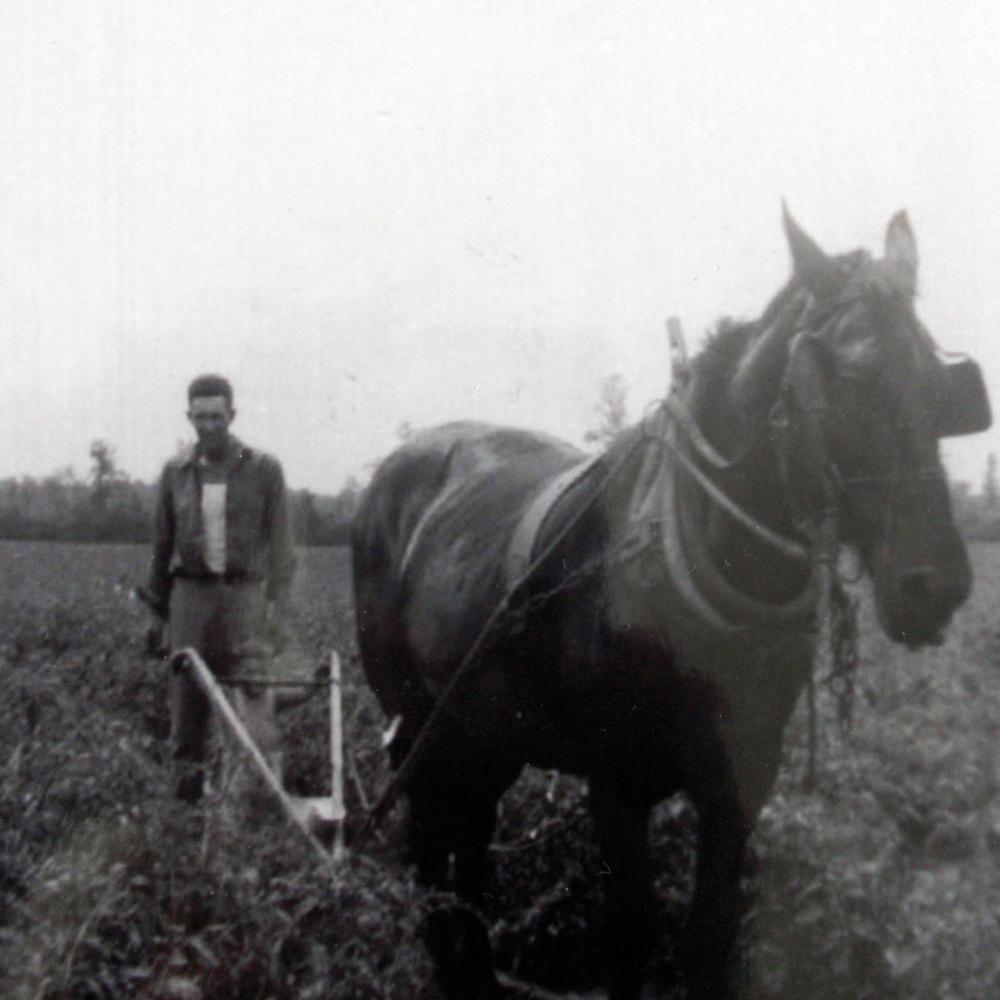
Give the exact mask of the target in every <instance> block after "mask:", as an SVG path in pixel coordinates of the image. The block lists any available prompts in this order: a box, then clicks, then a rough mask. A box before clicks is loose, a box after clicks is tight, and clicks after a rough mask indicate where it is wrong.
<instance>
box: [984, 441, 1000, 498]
mask: <svg viewBox="0 0 1000 1000" xmlns="http://www.w3.org/2000/svg"><path fill="white" fill-rule="evenodd" d="M998 503H1000V483H998V482H997V457H996V455H995V454H994V453H993V452H992V451H991V452H990V453H989V455H987V456H986V474H985V475H984V476H983V506H984V507H985V508H986V509H987V510H996V508H997V505H998Z"/></svg>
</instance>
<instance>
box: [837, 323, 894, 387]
mask: <svg viewBox="0 0 1000 1000" xmlns="http://www.w3.org/2000/svg"><path fill="white" fill-rule="evenodd" d="M833 354H834V364H835V366H836V369H837V372H838V374H840V375H843V376H845V377H847V378H870V377H872V376H875V375H878V374H879V372H880V371H881V369H882V367H883V362H884V360H885V351H884V348H883V345H882V344H881V343H880V341H879V338H878V337H876V336H875V335H874V334H873V333H871V331H869V330H860V329H857V330H851V329H847V330H844V331H843V332H842V334H841V336H839V337H838V338H837V342H836V345H835V346H834V350H833Z"/></svg>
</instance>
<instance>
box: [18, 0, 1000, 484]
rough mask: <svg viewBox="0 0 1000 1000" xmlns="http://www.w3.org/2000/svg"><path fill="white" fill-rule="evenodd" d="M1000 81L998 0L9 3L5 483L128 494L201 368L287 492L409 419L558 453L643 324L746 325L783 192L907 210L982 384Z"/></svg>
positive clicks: (923, 280)
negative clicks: (265, 453) (507, 429)
mask: <svg viewBox="0 0 1000 1000" xmlns="http://www.w3.org/2000/svg"><path fill="white" fill-rule="evenodd" d="M998 97H1000V4H997V3H996V0H966V2H964V3H962V4H955V3H951V2H948V3H945V2H942V0H923V2H921V3H920V4H916V3H912V2H904V0H895V2H890V3H880V2H878V0H838V2H836V3H828V4H820V3H813V4H805V3H799V4H792V3H765V2H757V3H750V2H747V0H739V2H734V3H722V2H714V3H710V2H701V3H695V2H688V0H681V2H678V0H671V2H670V3H664V2H662V0H649V2H638V0H624V2H622V0H618V2H615V3H609V2H572V0H547V2H545V3H538V2H537V0H505V2H503V3H497V2H496V0H483V2H477V0H464V2H460V0H418V2H409V3H408V2H402V0H397V2H378V0H363V2H337V0H296V2H294V3H292V2H288V0H229V2H221V0H171V2H169V3H164V2H162V0H65V2H61V3H59V2H45V0H6V2H5V3H4V6H3V27H2V30H0V347H2V359H3V363H2V367H0V386H2V399H3V405H4V417H3V420H2V423H0V427H2V431H0V476H6V475H24V474H34V475H39V474H44V473H48V472H51V471H53V470H55V469H57V468H59V467H62V466H66V465H73V466H75V467H76V469H77V471H78V473H80V474H83V473H84V472H85V470H86V468H87V465H88V459H87V449H88V446H89V443H90V441H91V440H93V439H94V438H98V437H101V438H105V439H107V440H108V441H110V442H111V443H112V444H113V445H114V446H115V447H116V449H117V453H118V458H119V461H120V464H121V465H122V467H123V468H124V469H125V470H126V471H128V472H129V473H130V474H132V475H134V476H138V477H140V478H144V479H151V478H153V477H154V476H155V474H156V473H157V471H158V469H159V467H160V465H161V464H162V462H163V460H164V459H165V458H166V457H167V456H168V455H169V454H171V453H172V452H173V451H174V449H175V446H176V443H177V441H178V439H179V438H182V437H187V436H189V429H188V427H187V425H186V423H185V421H184V416H183V414H184V409H185V399H184V390H185V386H186V384H187V382H188V380H189V379H190V377H191V376H192V375H194V374H197V373H198V372H201V371H204V370H219V371H222V372H224V373H227V374H229V375H230V377H231V378H232V380H233V381H234V383H235V385H236V391H237V407H238V410H239V415H238V419H237V423H236V424H235V425H234V430H235V431H236V432H237V433H238V434H240V435H241V436H242V437H243V438H244V439H245V440H247V441H249V442H250V443H252V444H257V445H259V446H261V447H264V448H266V449H268V450H271V451H273V452H274V453H275V454H277V455H278V456H279V457H280V458H281V459H282V461H283V463H284V465H285V469H286V475H287V478H288V480H289V483H290V484H291V485H292V486H294V487H305V486H308V487H310V488H312V489H314V490H318V491H321V492H334V491H335V490H336V489H338V488H339V487H340V486H341V485H342V483H343V481H344V479H345V477H346V476H347V475H349V474H352V473H353V474H358V475H361V476H362V477H363V476H364V475H366V468H367V467H370V464H371V463H372V462H373V461H374V460H376V459H378V458H379V457H380V456H382V455H384V454H385V453H386V452H387V451H388V450H389V449H390V448H391V447H392V445H393V444H394V442H395V440H396V435H397V429H398V427H399V425H400V424H401V423H403V422H404V421H408V422H409V423H410V424H411V425H413V426H415V427H416V426H422V425H426V424H431V423H436V422H439V421H443V420H450V419H455V418H460V417H474V418H477V419H485V420H492V421H501V422H507V423H515V424H519V425H522V426H537V427H540V428H544V429H546V430H549V431H551V432H555V433H557V434H560V435H562V436H566V437H569V438H571V439H575V440H577V441H579V440H580V439H581V437H582V434H583V432H584V431H585V430H586V429H587V427H588V426H590V425H591V424H592V422H593V412H592V410H593V406H594V402H595V399H596V396H597V386H598V382H599V380H600V379H601V378H602V377H603V376H605V375H608V374H610V373H613V372H618V373H620V374H621V375H622V376H623V378H624V379H625V381H626V383H627V384H628V386H629V403H630V411H631V415H632V416H633V417H635V416H638V415H639V414H640V413H641V411H642V409H643V407H644V406H645V404H646V403H647V402H648V401H649V400H651V399H653V398H655V397H657V396H658V395H660V394H661V393H662V392H663V390H664V388H665V387H666V384H667V380H668V361H667V353H666V345H665V337H664V332H663V327H664V320H665V318H666V316H667V315H669V314H671V313H675V314H677V315H678V316H680V318H681V319H682V321H683V323H684V325H685V328H686V330H687V331H688V337H689V340H690V341H691V342H692V347H695V346H697V343H698V342H699V341H700V339H701V335H702V332H703V331H704V329H705V328H706V327H707V326H708V325H709V324H711V323H712V322H713V321H714V320H716V319H717V318H718V317H720V316H722V315H725V314H730V315H736V316H741V317H752V316H755V315H757V314H758V312H759V311H760V309H761V308H762V306H763V305H764V304H765V302H766V301H767V300H768V299H769V298H770V296H771V295H772V294H773V293H774V292H775V291H777V289H778V288H779V286H780V285H781V284H782V282H783V281H784V280H785V278H786V276H787V271H788V254H787V249H786V246H785V243H784V239H783V236H782V233H781V228H780V203H781V199H782V197H784V198H786V199H787V200H788V203H789V205H790V207H791V209H792V211H793V212H794V213H795V214H796V216H797V218H798V219H799V221H800V222H801V223H802V225H803V226H804V227H805V228H806V229H807V230H808V231H809V232H810V233H811V234H812V235H813V236H814V237H815V238H816V239H817V240H818V241H819V242H820V243H821V244H822V245H823V246H824V247H825V248H827V249H828V250H830V251H844V250H850V249H853V248H855V247H858V246H864V247H867V248H869V249H871V250H872V251H875V252H877V253H881V250H882V240H883V235H884V230H885V226H886V223H887V222H888V220H889V218H890V216H891V215H892V213H893V212H894V211H896V210H897V209H898V208H902V207H905V208H906V209H907V210H908V211H909V214H910V219H911V222H912V224H913V227H914V230H915V232H916V236H917V240H918V244H919V248H920V253H921V264H920V268H921V269H920V285H921V299H920V304H919V311H920V313H921V315H922V317H923V318H924V320H925V322H926V323H927V324H928V326H929V327H930V329H931V331H932V333H933V334H934V336H935V337H936V339H937V340H938V342H939V343H940V344H941V345H942V346H944V347H946V348H948V349H951V350H963V351H970V352H973V353H974V354H976V355H977V356H978V357H979V358H980V360H981V361H982V363H983V365H984V368H985V369H986V372H987V377H988V381H989V383H990V385H991V388H992V391H993V394H994V398H995V399H998V400H1000V346H998V343H997V340H998V336H1000V225H998V221H1000V211H998V210H1000V193H998V189H1000V135H998V131H1000V103H998ZM998 409H1000V407H998ZM997 433H998V432H990V433H989V434H986V435H980V436H979V437H977V438H972V439H966V440H963V441H956V442H950V443H947V444H946V447H945V453H946V457H947V460H948V462H949V465H950V467H951V468H952V470H953V471H954V472H955V473H956V474H957V475H959V476H960V477H962V478H967V479H971V480H973V481H974V482H976V483H978V482H979V480H980V479H981V477H982V468H983V465H984V463H985V457H986V454H987V453H988V452H989V451H990V450H993V449H997V450H1000V448H998V447H997V440H996V435H997Z"/></svg>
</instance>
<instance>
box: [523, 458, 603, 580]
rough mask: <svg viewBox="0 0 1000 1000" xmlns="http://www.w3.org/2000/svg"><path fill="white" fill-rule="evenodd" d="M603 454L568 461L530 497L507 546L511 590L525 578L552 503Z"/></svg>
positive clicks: (552, 505) (576, 481) (578, 479)
mask: <svg viewBox="0 0 1000 1000" xmlns="http://www.w3.org/2000/svg"><path fill="white" fill-rule="evenodd" d="M603 457H604V456H603V454H597V455H593V456H591V457H590V458H587V459H584V461H582V462H578V463H577V464H576V465H571V466H570V467H569V468H568V469H564V470H563V471H562V472H560V473H559V474H558V475H557V476H555V477H554V478H553V479H550V480H549V481H548V482H547V483H546V484H545V485H544V486H543V487H542V489H541V491H540V492H539V493H537V494H536V495H535V497H534V498H533V499H532V501H531V503H530V504H529V505H528V509H527V510H526V511H525V512H524V514H523V515H522V516H521V519H520V520H519V521H518V522H517V526H516V527H515V528H514V534H513V535H512V536H511V539H510V544H509V545H508V547H507V559H506V565H505V571H506V578H507V586H508V588H509V589H510V590H513V589H514V587H516V586H517V585H518V584H519V583H520V582H521V581H522V580H523V579H524V577H525V576H526V575H527V572H528V569H529V567H530V566H531V565H532V555H533V554H534V551H535V544H536V542H537V541H538V533H539V531H540V530H541V527H542V524H544V522H545V518H546V516H547V515H548V513H549V511H550V510H552V508H553V507H554V506H555V504H556V501H557V500H558V499H559V498H560V497H561V496H562V495H563V494H564V493H565V492H566V491H567V490H568V489H570V487H572V486H573V485H575V484H576V483H578V482H579V481H580V480H581V479H582V478H583V477H584V476H585V475H586V474H587V473H588V472H589V471H590V470H591V469H592V468H593V467H594V466H595V465H596V464H597V463H598V462H599V461H600V460H601V458H603Z"/></svg>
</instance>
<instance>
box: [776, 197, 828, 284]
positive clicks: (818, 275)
mask: <svg viewBox="0 0 1000 1000" xmlns="http://www.w3.org/2000/svg"><path fill="white" fill-rule="evenodd" d="M781 221H782V223H783V224H784V227H785V236H787V237H788V248H789V249H790V250H791V252H792V266H793V268H794V270H795V277H796V278H798V280H799V281H800V282H801V283H802V284H803V285H805V287H806V288H808V289H809V291H810V292H812V293H813V295H815V296H816V297H817V298H825V297H826V296H828V295H832V294H833V293H835V292H836V291H837V290H838V289H839V287H840V284H841V274H840V271H839V269H838V268H837V264H836V262H835V261H834V260H831V258H829V257H828V256H827V255H826V254H825V253H824V252H823V251H822V249H820V246H819V244H818V243H816V242H815V240H813V238H812V237H811V236H809V235H808V234H807V233H806V231H805V230H804V229H803V228H802V227H801V226H800V225H799V224H798V223H797V222H796V221H795V220H794V219H793V218H792V214H791V212H789V211H788V206H787V205H786V204H785V203H784V202H782V203H781Z"/></svg>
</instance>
